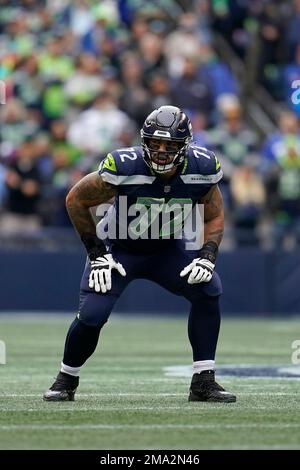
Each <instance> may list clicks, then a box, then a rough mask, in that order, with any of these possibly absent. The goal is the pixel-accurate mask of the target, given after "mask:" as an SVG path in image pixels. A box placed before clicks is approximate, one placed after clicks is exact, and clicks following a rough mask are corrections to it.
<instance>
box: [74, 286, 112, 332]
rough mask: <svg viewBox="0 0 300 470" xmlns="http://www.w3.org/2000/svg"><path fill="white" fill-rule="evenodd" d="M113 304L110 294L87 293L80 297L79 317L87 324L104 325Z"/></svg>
mask: <svg viewBox="0 0 300 470" xmlns="http://www.w3.org/2000/svg"><path fill="white" fill-rule="evenodd" d="M113 304H114V301H113V299H112V298H111V296H110V295H106V294H102V295H101V294H96V293H95V294H94V293H87V294H86V295H84V296H82V297H81V299H80V306H79V312H78V315H77V318H78V319H79V320H80V321H81V322H82V323H84V324H85V325H87V326H94V327H102V326H103V325H104V324H105V323H106V322H107V320H108V318H109V315H110V313H111V310H112V307H113Z"/></svg>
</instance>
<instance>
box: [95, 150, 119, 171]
mask: <svg viewBox="0 0 300 470" xmlns="http://www.w3.org/2000/svg"><path fill="white" fill-rule="evenodd" d="M105 168H106V169H107V170H109V171H114V172H116V171H117V167H116V162H115V159H114V157H113V156H112V154H111V153H109V154H107V156H106V158H105V159H104V160H103V161H102V162H101V163H100V166H99V170H102V171H103V170H104V169H105Z"/></svg>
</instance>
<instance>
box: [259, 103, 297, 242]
mask: <svg viewBox="0 0 300 470" xmlns="http://www.w3.org/2000/svg"><path fill="white" fill-rule="evenodd" d="M262 171H263V175H264V178H265V182H266V187H267V189H268V193H269V198H270V206H271V208H272V210H273V212H274V213H275V228H274V234H275V239H276V241H277V242H278V243H281V242H283V241H284V239H285V236H286V235H288V234H289V233H293V232H295V233H296V235H297V237H298V241H300V231H299V229H300V227H299V216H300V132H299V124H298V120H297V117H296V116H295V114H294V113H292V112H290V111H286V112H284V113H282V115H281V116H280V120H279V130H278V132H276V133H275V134H274V135H272V136H270V137H269V138H268V139H267V140H266V142H265V144H264V147H263V161H262Z"/></svg>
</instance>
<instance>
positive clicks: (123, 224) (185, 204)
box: [99, 144, 222, 252]
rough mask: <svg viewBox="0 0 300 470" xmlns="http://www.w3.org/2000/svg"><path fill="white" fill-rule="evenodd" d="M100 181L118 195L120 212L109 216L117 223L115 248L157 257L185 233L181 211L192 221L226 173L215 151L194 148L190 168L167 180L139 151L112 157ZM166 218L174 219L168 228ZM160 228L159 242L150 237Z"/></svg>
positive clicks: (115, 210) (103, 166)
mask: <svg viewBox="0 0 300 470" xmlns="http://www.w3.org/2000/svg"><path fill="white" fill-rule="evenodd" d="M99 175H101V177H102V179H103V180H104V181H106V182H107V183H110V184H112V185H114V186H116V189H117V195H116V199H115V203H114V207H113V209H112V210H111V211H110V214H109V215H108V216H107V217H108V219H107V220H110V219H112V218H115V219H116V220H117V226H118V230H117V234H116V240H115V242H116V243H118V244H120V245H121V246H123V247H126V248H128V249H134V250H140V251H144V252H147V251H150V252H151V251H154V250H156V249H158V248H159V247H162V246H163V245H164V244H165V242H167V241H170V238H172V235H174V234H176V233H177V232H178V230H180V224H182V220H183V218H182V217H179V214H178V213H176V210H177V209H178V207H180V208H184V214H186V215H187V214H188V213H189V211H191V210H192V208H193V207H194V205H195V204H196V203H198V202H200V201H201V198H202V197H203V196H205V194H207V192H208V191H209V190H210V189H211V188H212V186H214V185H216V184H217V183H218V182H219V181H220V180H221V178H222V170H221V167H220V163H219V161H218V159H217V158H216V156H215V154H214V153H213V152H212V151H210V150H207V149H206V148H203V147H198V146H197V145H195V144H190V145H189V147H188V149H187V152H186V158H185V161H184V163H183V164H182V165H181V166H180V167H178V169H177V172H176V173H175V175H173V176H172V177H171V178H170V179H168V180H166V179H163V178H162V177H160V176H159V175H157V174H156V173H154V172H153V171H152V169H151V168H150V167H149V166H148V165H147V164H146V163H145V161H144V159H143V150H142V147H140V146H138V147H129V148H123V149H118V150H115V151H113V152H112V153H109V154H108V155H107V157H106V158H105V159H104V160H103V161H102V162H101V164H100V167H99ZM124 196H126V197H124ZM126 207H127V209H128V211H127V213H126V217H124V211H126ZM142 208H143V210H141V209H142ZM174 208H175V209H174ZM150 209H151V210H150ZM170 212H172V216H170ZM181 212H182V211H181ZM138 215H139V216H138ZM164 216H166V217H167V216H169V218H168V223H166V222H165V223H164V220H167V219H166V218H164ZM172 217H173V218H172ZM184 217H185V215H184ZM109 218H110V219H109ZM178 221H179V222H178ZM155 224H156V225H157V224H158V225H159V228H158V232H159V237H158V238H157V237H154V238H153V237H152V236H151V233H150V232H151V229H153V227H154V225H155ZM181 228H182V227H181ZM146 232H147V233H146ZM153 232H154V233H156V231H155V230H153ZM128 234H129V236H128ZM110 238H111V237H110Z"/></svg>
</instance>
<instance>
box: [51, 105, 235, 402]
mask: <svg viewBox="0 0 300 470" xmlns="http://www.w3.org/2000/svg"><path fill="white" fill-rule="evenodd" d="M191 139H192V126H191V123H190V120H189V118H188V117H187V116H186V114H185V113H184V112H183V111H182V110H180V109H179V108H177V107H174V106H162V107H160V108H159V109H156V110H154V111H153V112H152V113H151V114H150V115H149V116H148V117H147V118H146V120H145V123H144V125H143V128H142V130H141V144H142V145H141V146H137V147H132V148H125V149H124V148H123V149H119V150H115V151H113V152H112V153H109V154H108V155H107V157H106V159H105V160H104V161H103V162H101V164H100V167H99V171H96V172H94V173H91V174H89V175H87V176H85V177H84V178H83V179H82V180H81V181H79V183H77V184H76V185H75V186H74V187H73V188H72V189H71V191H70V192H69V194H68V195H67V199H66V205H67V209H68V213H69V216H70V218H71V220H72V222H73V225H74V227H75V229H76V230H77V232H78V233H79V235H80V237H81V240H82V242H83V244H84V246H85V248H86V251H87V255H88V258H87V263H86V267H85V270H84V273H83V277H82V281H81V290H80V304H79V312H78V314H77V316H76V318H75V320H74V321H73V323H72V324H71V326H70V328H69V331H68V334H67V337H66V342H65V350H64V356H63V360H62V363H61V369H60V372H59V374H58V376H57V378H56V380H55V382H54V383H53V385H52V386H51V387H50V389H49V390H48V391H46V393H45V394H44V396H43V398H44V400H46V401H73V400H74V394H75V391H76V389H77V387H78V384H79V373H80V369H81V367H82V366H83V364H84V363H85V362H86V361H87V359H88V358H89V357H90V356H91V355H92V354H93V352H94V351H95V348H96V346H97V342H98V338H99V334H100V331H101V329H102V327H103V325H104V324H105V323H106V322H107V320H108V317H109V315H110V313H111V311H112V309H113V306H114V304H115V302H116V301H117V299H118V298H119V296H120V295H121V294H122V292H123V290H124V289H125V288H126V286H127V285H128V283H129V282H131V281H132V280H134V279H137V278H145V279H149V280H151V281H154V282H156V283H157V284H159V285H160V286H162V287H164V288H166V289H168V290H169V291H170V292H172V293H174V294H175V295H179V296H183V297H185V298H186V299H188V300H189V301H190V303H191V310H190V314H189V319H188V336H189V340H190V343H191V347H192V351H193V377H192V381H191V386H190V393H189V400H190V401H209V402H234V401H236V397H235V395H233V394H231V393H229V392H227V391H225V390H224V388H222V387H221V386H220V385H219V384H218V383H217V382H216V381H215V371H214V369H215V352H216V346H217V341H218V334H219V327H220V309H219V297H220V295H221V293H222V286H221V281H220V278H219V276H218V274H217V273H216V271H215V264H216V259H217V255H218V247H219V244H220V242H221V239H222V234H223V228H224V212H223V205H222V196H221V193H220V190H219V188H218V182H219V181H220V179H221V178H222V171H221V168H220V164H219V161H218V160H217V158H216V156H215V155H214V153H213V152H211V151H210V150H207V149H205V148H202V147H197V146H196V145H193V144H192V143H191ZM124 196H126V198H127V199H126V200H127V207H129V208H132V207H141V205H142V206H144V207H145V208H146V211H144V212H143V215H142V216H141V217H140V218H138V219H134V218H133V217H132V215H130V214H129V212H130V211H129V210H128V213H127V214H126V215H127V217H128V218H127V221H125V224H126V229H128V233H127V236H124V233H123V232H124V214H121V215H120V212H121V198H122V197H124ZM113 197H114V201H115V202H114V205H113V211H110V210H109V211H108V213H110V215H108V216H106V217H105V218H104V221H105V220H106V222H107V223H108V222H109V217H111V214H113V217H114V220H116V224H117V228H118V230H117V235H116V236H115V237H108V239H106V240H103V239H100V238H99V237H98V236H97V233H96V230H97V229H96V226H95V223H94V221H93V218H92V216H91V213H90V208H91V207H93V206H96V205H100V204H102V203H105V202H107V201H109V200H111V198H113ZM176 202H177V203H179V205H185V206H189V207H190V208H193V207H195V206H197V205H198V204H199V203H201V204H203V206H204V243H203V245H202V247H199V249H198V250H197V251H192V250H188V249H187V248H186V244H185V241H184V238H180V237H176V236H175V235H176V232H178V227H177V229H176V228H175V225H176V220H175V219H176V217H174V220H171V222H170V221H169V222H170V223H169V224H168V223H167V224H164V225H165V227H163V217H162V216H163V215H164V214H166V213H170V212H172V207H173V206H172V205H174V203H176ZM153 207H154V210H152V209H153ZM150 209H151V211H150ZM177 215H178V214H177ZM119 216H120V217H119ZM154 222H156V223H158V225H159V227H160V228H159V236H158V237H157V236H155V237H151V236H145V233H146V231H147V230H150V229H151V224H154ZM102 223H103V221H102ZM122 225H123V226H122ZM177 225H178V224H177ZM179 225H180V229H182V220H181V221H180V224H179ZM166 226H168V227H169V229H170V230H169V233H167V236H164V233H165V228H166ZM129 227H130V228H131V233H129ZM122 231H123V232H122ZM121 232H122V233H123V235H122V236H120V233H121ZM167 232H168V231H167ZM142 234H144V236H141V235H142ZM170 234H173V235H174V236H173V237H172V236H170ZM139 235H140V236H139ZM150 235H151V234H150Z"/></svg>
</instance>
